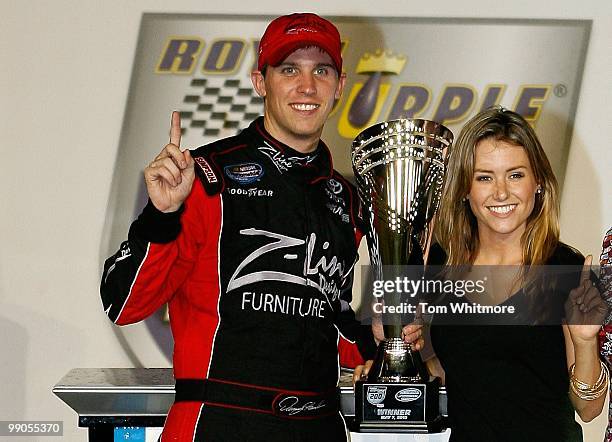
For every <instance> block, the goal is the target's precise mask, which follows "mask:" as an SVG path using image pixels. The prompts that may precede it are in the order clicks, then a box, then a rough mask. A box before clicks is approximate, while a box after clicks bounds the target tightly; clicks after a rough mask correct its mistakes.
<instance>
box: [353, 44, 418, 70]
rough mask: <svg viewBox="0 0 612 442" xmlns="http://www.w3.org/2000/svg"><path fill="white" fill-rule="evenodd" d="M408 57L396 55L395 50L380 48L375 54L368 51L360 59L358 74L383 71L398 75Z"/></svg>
mask: <svg viewBox="0 0 612 442" xmlns="http://www.w3.org/2000/svg"><path fill="white" fill-rule="evenodd" d="M407 61H408V59H407V58H406V56H405V55H394V54H393V52H391V51H389V50H387V51H384V52H383V51H382V50H380V49H378V50H377V51H376V52H375V53H374V54H370V53H369V52H366V53H365V54H363V55H362V57H361V58H360V59H359V63H357V68H356V69H355V71H356V72H357V73H358V74H371V73H373V72H381V73H383V74H395V75H398V74H399V73H400V72H402V70H403V69H404V66H405V65H406V62H407Z"/></svg>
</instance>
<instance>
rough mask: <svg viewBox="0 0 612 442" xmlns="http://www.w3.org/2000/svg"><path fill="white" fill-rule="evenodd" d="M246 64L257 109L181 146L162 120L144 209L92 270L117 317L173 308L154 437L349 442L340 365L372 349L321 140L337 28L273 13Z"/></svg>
mask: <svg viewBox="0 0 612 442" xmlns="http://www.w3.org/2000/svg"><path fill="white" fill-rule="evenodd" d="M258 61H259V63H258V70H257V71H255V72H253V73H252V81H253V86H254V87H255V89H256V91H257V92H258V93H259V94H260V95H261V96H262V97H263V98H264V116H263V117H260V118H258V119H257V120H255V121H254V122H253V123H251V125H250V126H249V127H248V128H246V129H244V130H243V131H242V132H240V133H239V134H238V135H236V136H235V137H231V138H227V139H223V140H219V141H217V142H214V143H212V144H210V145H207V146H203V147H200V148H198V149H195V150H193V151H192V152H190V151H189V150H181V149H180V136H181V128H180V117H179V115H178V113H176V112H175V113H173V115H172V123H171V131H170V143H169V144H167V145H166V146H165V147H164V148H163V149H162V151H161V153H160V154H159V155H158V156H157V157H156V158H155V159H154V160H153V161H152V162H151V163H150V164H149V166H148V167H146V168H145V171H144V175H145V182H146V186H147V191H148V194H149V202H148V204H147V206H146V207H145V208H144V210H143V212H142V214H141V215H140V216H139V217H138V219H137V220H136V221H134V223H133V224H132V226H131V227H130V231H129V234H128V239H127V241H125V242H124V243H123V244H122V245H121V247H120V249H119V251H118V252H117V253H116V254H115V255H114V256H112V257H110V258H109V259H108V260H107V261H106V263H105V266H104V274H103V277H102V284H101V295H102V301H103V304H104V309H105V311H106V313H107V314H108V316H109V318H110V319H111V320H113V321H114V322H115V323H117V324H120V325H123V324H130V323H134V322H137V321H140V320H142V319H143V318H145V317H146V316H148V315H150V314H151V313H153V312H155V311H156V310H157V309H158V308H159V307H160V306H162V305H163V304H164V303H166V302H167V303H169V309H170V322H171V326H172V332H173V336H174V340H175V348H174V357H173V359H174V375H175V378H176V399H175V403H174V405H173V406H172V408H171V410H170V412H169V415H168V418H167V420H166V424H165V427H164V432H163V434H162V440H163V441H164V442H166V441H171V440H172V441H193V440H196V441H203V440H206V441H215V442H218V441H226V440H227V441H232V442H235V441H243V440H249V441H264V440H265V441H283V442H285V441H317V442H320V441H322V440H325V441H345V440H346V439H347V429H346V425H345V423H344V419H343V417H342V415H341V414H340V413H339V410H338V395H337V383H338V374H339V365H340V364H342V365H343V366H347V367H355V366H356V365H360V364H363V363H364V362H365V360H367V359H371V357H372V356H373V353H374V350H375V341H374V339H373V336H372V334H371V330H370V327H369V326H361V325H360V324H359V323H358V322H356V321H355V318H354V314H353V312H352V310H351V308H350V305H349V301H350V299H351V286H352V274H353V272H352V270H353V266H354V264H355V262H356V260H357V247H358V245H359V242H360V240H361V237H362V235H363V232H364V221H363V220H362V219H361V210H360V207H359V201H358V198H357V197H356V192H355V189H354V188H353V186H352V185H351V184H350V183H348V182H347V181H346V180H345V179H344V178H343V177H342V176H341V175H340V174H338V173H337V172H336V171H334V170H333V167H332V159H331V155H330V152H329V150H328V149H327V147H326V146H325V144H324V143H323V142H322V141H321V140H320V136H321V132H322V130H323V125H324V123H325V121H326V119H327V117H328V115H329V113H330V112H331V110H332V107H333V105H334V102H335V101H336V100H337V99H339V98H340V96H341V94H342V89H343V87H344V82H345V76H344V74H343V73H342V57H341V44H340V35H339V34H338V30H337V29H336V27H335V26H334V25H333V24H331V23H330V22H329V21H327V20H325V19H323V18H321V17H319V16H317V15H315V14H292V15H288V16H283V17H280V18H277V19H275V20H274V21H272V23H270V25H269V26H268V28H267V29H266V32H265V34H264V35H263V37H262V39H261V42H260V49H259V59H258ZM196 176H197V179H196Z"/></svg>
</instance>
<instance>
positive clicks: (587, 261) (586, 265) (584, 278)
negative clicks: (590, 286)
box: [580, 255, 593, 284]
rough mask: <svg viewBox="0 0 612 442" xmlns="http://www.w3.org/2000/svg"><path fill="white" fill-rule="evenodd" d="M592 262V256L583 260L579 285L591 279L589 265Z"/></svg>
mask: <svg viewBox="0 0 612 442" xmlns="http://www.w3.org/2000/svg"><path fill="white" fill-rule="evenodd" d="M592 262H593V255H587V257H586V258H584V265H583V267H582V273H581V274H580V284H582V283H583V282H584V281H588V280H589V279H591V263H592Z"/></svg>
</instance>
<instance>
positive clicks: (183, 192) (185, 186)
mask: <svg viewBox="0 0 612 442" xmlns="http://www.w3.org/2000/svg"><path fill="white" fill-rule="evenodd" d="M180 147H181V117H180V114H179V113H178V112H177V111H174V112H172V119H171V123H170V143H169V144H166V146H165V147H164V148H163V149H162V151H161V152H160V153H159V155H157V156H156V157H155V159H154V160H153V161H152V162H151V164H149V165H148V166H147V167H146V168H145V170H144V177H145V183H146V185H147V192H148V193H149V198H150V199H151V202H152V203H153V205H154V206H155V207H156V208H157V210H159V211H161V212H175V211H177V210H178V209H179V208H180V207H181V204H183V202H184V201H185V199H187V196H188V195H189V193H190V192H191V186H192V185H193V180H194V178H195V170H194V167H193V165H194V162H193V158H191V153H190V152H189V149H185V151H181V148H180Z"/></svg>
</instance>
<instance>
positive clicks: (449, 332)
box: [431, 244, 584, 442]
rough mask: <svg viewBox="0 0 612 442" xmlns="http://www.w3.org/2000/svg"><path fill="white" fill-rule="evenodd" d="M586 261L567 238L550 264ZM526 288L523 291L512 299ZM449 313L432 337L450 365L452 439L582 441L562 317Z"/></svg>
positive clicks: (445, 363) (472, 441)
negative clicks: (488, 320) (494, 321)
mask: <svg viewBox="0 0 612 442" xmlns="http://www.w3.org/2000/svg"><path fill="white" fill-rule="evenodd" d="M434 256H435V254H434ZM583 261H584V259H583V258H582V257H581V255H580V254H579V253H578V252H576V251H574V250H573V249H571V248H570V247H568V246H566V245H564V244H560V245H559V246H558V247H557V249H556V250H555V253H554V254H553V256H552V257H551V259H550V260H549V262H548V264H563V265H577V266H579V265H582V263H583ZM577 284H578V279H576V285H577ZM567 294H568V293H567V292H566V293H565V294H564V298H566V297H567ZM521 296H525V294H524V293H523V292H518V293H516V294H515V295H514V296H512V297H511V299H512V298H515V297H521ZM516 300H517V299H514V300H513V301H516ZM563 301H564V299H560V302H561V303H562V302H563ZM551 307H552V306H551ZM442 319H443V318H440V317H437V318H436V315H434V318H433V323H432V328H431V338H432V344H433V347H434V350H435V352H436V355H437V356H438V358H439V359H440V362H441V364H442V367H443V368H444V371H445V373H446V388H447V393H448V414H449V421H450V425H451V438H450V440H451V441H452V442H459V441H466V442H467V441H469V442H477V441H483V442H484V441H486V442H492V441H496V442H497V441H512V442H532V441H533V442H543V441H551V442H552V441H554V442H569V441H582V429H581V427H580V425H579V424H578V423H577V422H576V421H575V419H574V408H573V406H572V404H571V402H570V399H569V395H568V391H569V378H568V370H567V363H566V355H565V343H564V338H563V331H562V326H561V325H559V323H558V325H536V326H527V325H455V324H453V325H448V322H445V321H443V320H442ZM440 322H442V323H444V324H447V325H440ZM436 323H438V324H436Z"/></svg>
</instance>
